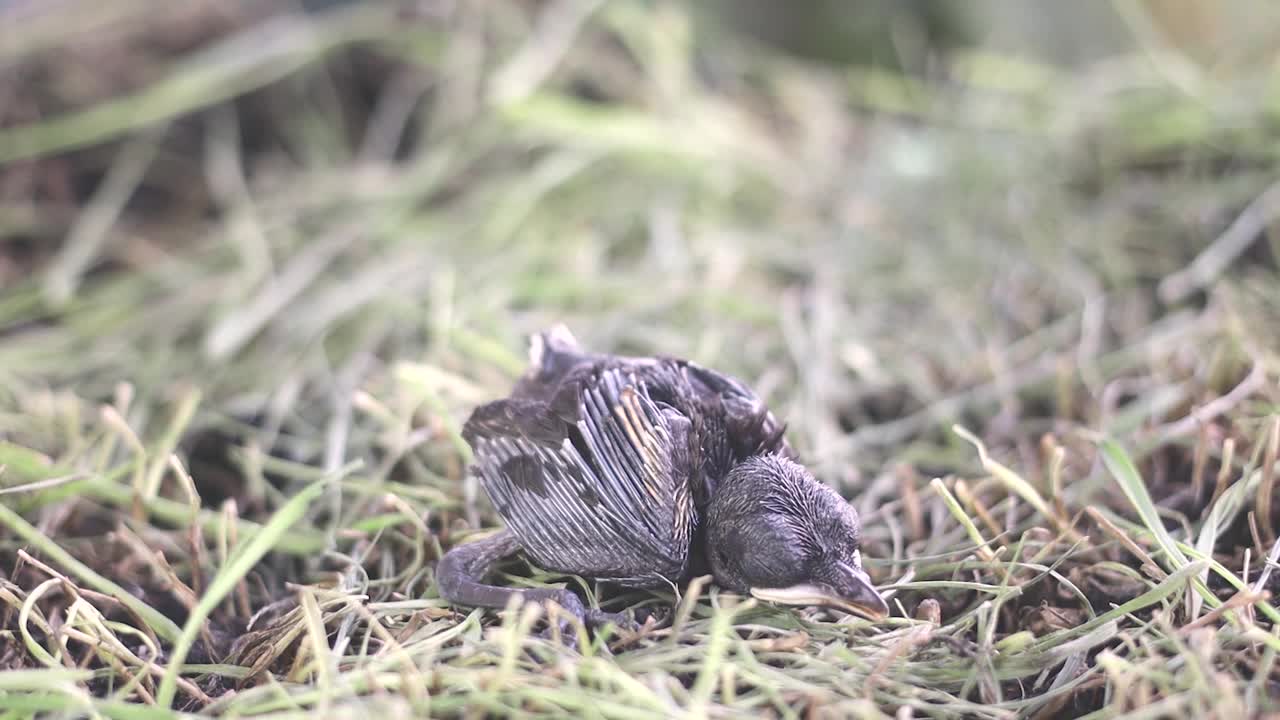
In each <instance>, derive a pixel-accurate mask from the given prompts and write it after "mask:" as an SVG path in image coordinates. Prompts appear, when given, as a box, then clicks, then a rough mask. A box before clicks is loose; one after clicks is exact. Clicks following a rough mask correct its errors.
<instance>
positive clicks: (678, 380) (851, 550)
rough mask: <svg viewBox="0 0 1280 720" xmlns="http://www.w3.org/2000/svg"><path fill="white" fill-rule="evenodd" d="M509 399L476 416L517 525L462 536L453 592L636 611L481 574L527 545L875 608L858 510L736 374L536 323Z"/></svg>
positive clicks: (603, 562) (777, 598) (642, 575)
mask: <svg viewBox="0 0 1280 720" xmlns="http://www.w3.org/2000/svg"><path fill="white" fill-rule="evenodd" d="M530 360H531V363H530V369H529V372H528V373H527V374H526V375H525V376H524V377H523V378H521V380H520V381H519V382H518V383H517V384H516V387H515V388H514V390H513V391H512V393H511V395H510V397H508V398H505V399H503V400H498V401H496V402H492V403H489V404H487V405H484V406H481V407H479V408H477V409H476V410H475V412H474V413H472V415H471V417H470V419H469V420H468V421H467V423H466V425H465V426H464V428H463V437H464V438H465V439H466V440H467V442H468V443H469V444H470V445H471V447H472V449H473V451H474V455H475V464H474V466H473V472H475V474H476V475H477V477H478V478H479V480H480V482H481V484H482V486H483V487H484V489H485V491H486V493H487V494H488V496H489V498H490V500H491V501H492V502H493V505H494V507H495V509H496V510H497V511H498V514H499V515H500V516H501V517H502V519H503V520H504V522H505V523H506V526H507V528H506V529H505V530H504V531H502V532H499V533H498V534H496V535H494V536H492V537H490V538H488V539H486V540H482V541H479V542H474V543H468V544H465V545H461V546H458V547H455V548H454V549H452V550H451V551H449V553H447V554H446V555H445V557H444V558H442V559H441V561H440V564H439V566H438V567H437V571H436V578H437V583H438V586H439V589H440V593H441V596H442V597H444V598H445V599H446V600H448V601H450V602H452V603H454V604H457V605H467V606H482V607H505V606H506V605H507V602H508V600H509V599H510V598H511V596H512V595H518V596H520V597H521V599H522V600H524V601H533V602H542V601H546V600H553V601H555V602H556V603H557V604H559V605H560V606H561V607H562V608H564V609H566V610H568V611H569V612H570V613H572V614H574V615H576V616H578V617H579V618H580V619H582V620H583V621H584V622H585V623H586V624H587V625H600V624H603V623H607V622H619V623H620V622H623V621H622V619H621V618H620V617H619V616H617V615H614V614H611V613H603V612H600V611H598V610H594V609H588V608H585V607H584V606H583V605H582V602H581V601H580V600H579V599H578V598H577V596H576V595H574V594H573V593H572V592H570V591H568V590H564V589H526V590H521V589H514V588H504V587H499V586H494V585H487V584H485V583H484V578H485V576H486V575H487V574H488V573H489V571H490V570H491V568H492V566H493V565H494V564H495V563H496V562H497V561H498V560H500V559H502V558H503V557H506V556H509V555H512V554H514V553H516V552H520V551H523V552H524V554H525V555H526V556H527V557H528V558H529V559H530V560H531V561H532V562H533V563H534V564H535V565H537V566H539V567H542V568H544V569H547V570H552V571H558V572H563V573H568V574H576V575H580V576H583V577H587V578H592V579H595V580H601V581H606V582H611V583H615V584H618V585H621V586H623V587H633V588H658V587H669V586H671V585H672V584H677V583H681V582H684V581H687V580H688V579H689V578H691V577H693V576H695V575H699V574H705V573H706V572H708V571H709V572H710V573H711V574H712V575H713V577H714V579H715V581H716V583H717V584H719V585H720V586H722V587H724V588H726V589H729V590H733V591H736V592H742V593H749V594H751V595H753V596H755V597H757V598H760V599H763V600H766V601H771V602H777V603H782V604H789V605H818V606H827V607H834V608H840V609H843V610H847V611H851V612H856V613H859V614H862V615H865V616H868V617H871V618H880V617H883V616H885V615H886V614H887V613H888V610H889V608H888V606H887V605H886V603H885V602H884V599H883V598H882V597H881V596H880V594H879V592H877V591H876V589H875V586H874V585H873V584H872V582H871V579H870V578H869V577H868V575H867V573H866V572H865V571H864V570H863V568H862V558H861V553H860V544H861V530H860V527H859V523H858V516H857V513H856V512H855V511H854V509H853V508H852V507H851V506H850V505H849V504H848V503H847V502H845V501H844V499H843V498H841V497H840V496H839V495H838V494H836V492H835V491H833V490H832V489H831V488H829V487H827V486H826V485H824V484H822V483H821V482H819V481H818V480H816V479H815V478H814V477H813V476H812V475H811V474H810V473H809V472H808V471H807V470H806V469H805V468H804V467H803V466H802V465H800V464H799V463H798V462H797V460H796V455H795V453H794V451H793V450H792V449H791V447H790V445H789V444H788V443H787V442H786V440H785V438H784V431H785V426H784V425H783V424H781V423H779V422H778V421H777V419H776V418H775V417H774V416H773V414H772V413H771V412H769V410H768V408H766V407H765V406H764V404H763V403H762V402H761V401H760V399H759V398H758V397H757V396H756V395H755V394H754V393H752V392H751V391H750V390H748V389H747V388H746V386H745V385H743V384H742V383H741V382H739V381H738V380H736V379H734V378H732V377H729V376H727V375H724V374H722V373H719V372H716V371H714V370H710V369H708V368H704V367H701V366H699V365H697V364H695V363H692V362H689V361H687V360H680V359H676V358H635V357H623V356H616V355H605V354H596V353H589V352H586V351H584V350H582V348H581V347H580V346H579V345H578V343H577V341H576V340H575V339H574V338H573V336H572V335H571V334H570V333H569V331H568V330H567V329H566V328H564V327H563V326H558V327H556V328H553V329H552V330H550V331H548V332H545V333H541V334H539V335H536V336H535V337H534V338H533V341H532V346H531V350H530Z"/></svg>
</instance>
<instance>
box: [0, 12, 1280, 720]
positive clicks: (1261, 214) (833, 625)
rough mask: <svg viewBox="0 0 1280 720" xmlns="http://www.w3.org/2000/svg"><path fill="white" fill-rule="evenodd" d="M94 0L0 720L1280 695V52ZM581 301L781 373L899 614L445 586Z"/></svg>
mask: <svg viewBox="0 0 1280 720" xmlns="http://www.w3.org/2000/svg"><path fill="white" fill-rule="evenodd" d="M62 4H63V6H65V7H64V11H63V12H58V13H36V12H35V11H34V10H33V9H32V8H33V6H32V5H30V4H24V3H21V2H20V3H17V4H16V5H15V6H14V7H13V8H9V9H6V10H3V11H0V12H12V13H18V14H19V15H20V20H21V22H22V26H21V27H22V28H23V30H22V32H21V33H8V34H7V35H6V37H7V42H6V45H5V46H4V47H3V48H2V49H0V97H4V98H5V101H4V102H0V716H2V717H22V716H25V715H28V714H34V713H35V712H37V711H51V712H54V713H61V714H63V715H66V716H78V715H89V716H101V717H123V718H135V717H136V718H149V717H166V716H168V714H169V710H168V709H169V708H172V709H173V711H175V712H189V713H204V714H209V715H217V716H226V717H233V716H234V717H248V716H253V717H266V716H273V717H274V716H286V715H306V714H309V713H313V712H323V713H325V714H326V715H334V716H338V715H344V716H355V715H358V716H366V717H367V716H371V715H373V714H375V713H377V714H380V715H381V716H385V717H411V716H421V715H428V714H429V715H432V716H467V717H483V716H490V715H494V716H506V715H519V716H534V715H547V716H564V715H575V716H578V715H581V716H589V717H608V718H614V717H616V718H648V717H675V716H685V715H687V716H692V717H736V716H756V715H765V716H778V717H799V716H803V717H811V716H813V717H828V716H829V717H848V716H855V717H881V716H886V715H888V716H892V715H894V714H895V713H896V715H897V717H957V716H969V717H980V718H1011V717H1037V718H1048V717H1071V716H1089V717H1113V716H1117V715H1120V714H1123V713H1135V714H1136V715H1138V716H1144V717H1157V716H1161V715H1175V716H1191V717H1208V716H1211V715H1216V716H1218V717H1224V718H1227V717H1230V718H1235V717H1246V716H1250V715H1262V714H1265V713H1268V712H1275V711H1277V709H1280V708H1278V706H1280V685H1278V684H1277V679H1276V673H1277V669H1276V663H1275V660H1276V655H1277V651H1280V639H1278V637H1280V636H1278V635H1277V633H1276V628H1277V626H1278V625H1277V620H1280V613H1278V612H1277V609H1276V608H1275V607H1274V606H1273V605H1271V604H1270V589H1271V588H1272V587H1274V586H1275V585H1276V584H1277V583H1276V581H1275V580H1273V579H1272V577H1271V574H1272V568H1273V567H1274V564H1275V562H1276V561H1277V559H1280V558H1278V555H1280V544H1277V543H1276V526H1277V523H1278V522H1280V518H1277V517H1276V516H1277V512H1276V502H1275V500H1274V499H1273V488H1274V484H1275V478H1276V474H1275V469H1276V464H1277V449H1278V446H1280V415H1278V414H1277V403H1278V402H1280V389H1278V388H1277V385H1276V378H1277V376H1278V375H1280V340H1278V339H1277V336H1276V333H1275V328H1277V327H1280V282H1277V280H1280V277H1278V270H1277V263H1278V260H1280V240H1277V236H1276V234H1275V232H1274V230H1273V227H1274V226H1275V224H1276V221H1277V218H1280V189H1277V188H1278V187H1280V186H1277V185H1276V184H1275V183H1276V178H1277V162H1278V161H1280V156H1277V154H1276V150H1275V148H1276V147H1277V144H1276V140H1277V139H1280V132H1278V130H1277V128H1280V110H1278V109H1280V85H1277V83H1276V81H1275V79H1274V72H1273V70H1274V67H1275V62H1276V57H1275V54H1274V49H1273V48H1274V45H1269V46H1267V47H1269V48H1272V49H1271V50H1269V51H1268V52H1269V53H1270V55H1267V54H1265V53H1264V54H1262V55H1258V56H1245V57H1243V58H1242V57H1240V56H1241V55H1243V54H1244V51H1243V50H1240V52H1239V53H1238V54H1237V56H1235V57H1234V62H1233V63H1226V62H1223V63H1221V64H1217V65H1215V64H1211V63H1205V62H1196V61H1194V60H1193V59H1191V57H1190V56H1187V55H1183V54H1180V53H1179V52H1177V51H1176V48H1170V47H1166V46H1164V45H1161V44H1160V39H1159V38H1158V37H1155V36H1154V35H1153V34H1152V32H1151V28H1150V27H1146V26H1141V25H1140V23H1139V21H1140V20H1141V18H1140V17H1139V16H1138V15H1135V14H1134V13H1136V12H1137V11H1136V10H1134V9H1133V8H1134V6H1133V5H1132V4H1130V5H1127V7H1129V8H1130V9H1129V11H1128V12H1129V15H1127V17H1128V18H1129V20H1130V21H1131V22H1133V23H1138V24H1139V26H1140V27H1139V29H1140V30H1142V32H1137V31H1135V33H1136V34H1137V35H1138V36H1139V37H1140V38H1141V39H1142V43H1141V44H1140V45H1139V47H1138V48H1137V50H1135V52H1134V53H1133V54H1132V55H1131V56H1129V55H1126V56H1124V57H1123V58H1120V59H1117V60H1114V61H1109V62H1106V63H1096V64H1083V65H1080V66H1078V67H1075V68H1072V69H1065V68H1054V67H1051V66H1049V65H1042V64H1037V63H1035V62H1032V61H1029V60H1017V59H1015V58H1013V57H1011V56H1007V55H993V54H990V53H983V52H980V51H954V52H949V53H948V54H946V55H945V56H944V57H940V58H938V59H936V60H935V61H934V62H933V63H932V64H931V65H930V66H929V68H927V69H926V70H924V71H917V72H913V73H910V74H904V73H900V72H899V71H895V70H890V69H886V68H885V67H877V68H869V67H868V66H864V65H852V66H834V65H819V64H817V63H816V61H812V60H801V59H798V58H795V57H789V56H784V55H782V54H780V53H778V52H776V51H774V50H771V49H768V48H766V47H764V46H762V45H759V44H756V42H755V41H753V40H751V39H749V38H745V37H739V36H735V35H732V34H730V33H728V32H725V31H723V30H721V29H719V28H717V27H716V26H715V24H714V23H713V22H711V21H709V20H708V19H707V18H705V17H702V16H691V15H690V14H689V13H688V12H687V11H686V10H685V9H683V6H682V5H679V4H675V3H661V2H659V3H641V2H625V1H623V2H611V3H605V4H600V3H575V2H551V3H534V2H503V3H474V4H472V3H457V4H453V3H432V2H424V3H416V4H405V5H401V6H397V5H392V4H369V5H344V4H342V3H330V5H334V7H332V8H327V9H322V8H321V7H320V6H322V5H325V4H324V3H313V4H312V5H314V6H315V7H313V8H312V12H311V13H310V14H305V13H302V12H300V11H297V9H296V8H294V9H293V10H291V11H287V12H286V11H285V10H283V9H282V8H283V5H282V4H281V5H273V4H259V5H252V4H246V5H243V6H242V5H231V4H226V5H224V4H219V3H192V4H179V5H175V6H174V7H173V8H170V7H169V6H167V5H166V6H163V7H161V6H157V5H155V4H154V3H146V2H137V1H123V2H118V3H88V2H80V1H79V0H65V1H64V2H63V3H62ZM291 7H292V6H291ZM24 8H25V9H24ZM22 13H28V15H21V14H22ZM12 27H16V25H14V26H12ZM556 322H564V323H566V324H567V325H569V326H570V327H571V328H572V329H573V331H574V333H575V334H577V335H578V336H579V338H580V339H581V340H582V341H583V342H584V344H587V345H589V346H591V347H593V348H596V349H600V350H610V351H615V352H626V353H640V354H648V353H665V354H672V355H679V356H685V357H689V358H692V359H694V360H697V361H699V362H701V363H703V364H706V365H709V366H713V367H716V368H719V369H722V370H724V371H727V372H732V373H734V374H736V375H738V376H740V377H742V378H744V379H745V380H746V381H747V382H748V383H749V384H750V385H752V386H753V387H754V388H756V389H757V390H758V392H759V393H760V394H761V395H762V396H764V397H766V398H767V399H768V401H769V403H770V405H771V406H772V408H773V409H774V411H775V413H776V414H778V415H779V416H781V417H783V418H785V419H786V420H787V421H788V423H789V431H788V433H789V434H788V437H789V438H790V440H791V441H792V443H793V444H794V445H795V446H796V447H797V449H798V450H799V451H800V453H801V454H802V455H803V457H804V458H805V460H806V462H807V463H808V465H809V466H810V467H811V468H812V469H813V471H814V472H815V474H816V475H818V476H819V477H820V478H821V479H823V480H824V481H825V482H828V483H831V484H832V485H833V486H834V487H836V488H837V489H838V490H839V491H840V492H841V493H842V494H843V495H845V496H846V497H848V498H850V501H851V502H853V503H854V504H855V505H856V506H857V508H858V510H859V512H860V513H861V516H862V518H863V524H864V527H865V528H866V531H865V537H866V540H865V549H864V556H865V558H866V562H867V565H868V569H869V571H870V572H871V573H872V575H873V577H874V578H875V579H876V580H877V581H878V582H879V583H880V584H881V586H882V588H883V589H885V590H886V592H887V593H890V594H892V600H891V604H892V605H893V607H894V613H893V617H892V618H891V619H890V620H888V621H886V622H883V623H871V622H869V621H866V620H862V619H858V618H855V617H849V616H846V615H844V614H843V613H833V612H828V611H820V610H808V609H800V610H796V609H784V608H777V607H772V606H768V605H763V604H760V603H757V602H755V601H752V600H747V599H744V598H741V597H736V596H733V595H732V594H730V593H724V592H721V591H719V590H718V589H717V588H715V587H714V585H711V584H706V583H703V582H700V581H695V582H694V583H692V584H691V585H690V586H689V587H686V588H679V589H678V590H679V592H678V593H677V592H676V589H673V590H672V591H670V592H664V593H657V594H649V593H624V594H619V593H618V592H616V591H610V590H609V589H608V588H598V587H595V586H594V585H593V584H591V583H588V582H585V581H583V580H581V579H579V578H566V577H560V576H552V575H548V574H546V573H543V572H541V571H539V570H538V569H536V568H532V567H529V566H528V565H527V563H524V562H521V561H519V560H516V561H514V562H512V563H511V564H509V565H508V566H506V567H505V568H504V574H505V577H504V578H503V582H506V583H510V584H513V585H542V584H566V585H568V586H569V587H572V588H575V589H578V590H579V591H580V592H581V593H582V594H583V595H584V597H586V598H587V599H588V600H589V601H590V602H593V603H595V602H598V603H600V604H602V605H603V606H604V607H606V608H608V609H613V610H619V609H633V608H642V607H649V608H655V609H659V610H662V609H663V608H674V611H673V612H669V613H663V614H665V615H667V616H668V617H667V621H666V622H664V623H662V624H660V625H656V626H655V625H649V626H647V627H646V628H645V629H644V630H642V631H641V632H639V633H608V632H606V633H602V634H599V635H596V636H594V637H587V636H585V635H583V636H582V637H580V638H578V640H577V642H576V643H567V642H565V639H564V638H562V637H558V636H556V635H554V634H552V635H548V634H546V633H541V632H540V629H541V628H542V627H543V624H542V622H541V619H540V617H539V615H540V613H541V612H542V609H541V608H533V607H531V608H525V609H523V610H522V611H517V612H507V613H502V612H492V611H471V610H467V609H455V608H450V607H449V606H448V605H447V604H446V603H444V602H442V601H441V600H440V599H439V597H438V594H437V591H436V587H435V584H434V580H433V569H434V566H435V563H436V560H437V559H438V558H439V556H440V555H441V553H442V552H443V550H445V549H447V548H448V547H450V546H452V545H453V544H455V543H458V542H463V541H466V540H467V539H469V538H474V537H479V536H480V535H481V534H483V533H485V532H489V531H491V530H492V529H493V528H495V527H496V526H497V524H498V522H497V518H496V517H495V515H494V513H493V511H492V509H491V508H490V507H489V505H488V504H487V501H486V499H485V498H484V497H483V493H482V492H481V491H480V490H479V489H478V487H477V486H476V484H475V482H474V481H473V480H470V479H468V478H467V476H466V467H467V463H468V459H469V450H468V448H467V447H466V445H465V443H464V442H462V440H461V437H460V435H459V428H460V425H461V423H462V421H463V420H465V418H466V416H467V414H468V412H469V411H470V410H471V408H473V407H475V406H476V405H477V404H479V403H482V402H485V401H488V400H491V399H494V398H497V397H500V396H501V395H502V394H503V393H504V392H506V390H508V389H509V387H510V385H511V383H512V381H513V379H514V378H515V377H516V376H517V375H518V374H519V373H520V372H521V371H522V370H523V366H524V338H525V336H526V335H527V334H528V333H530V332H533V331H536V330H538V329H541V328H544V327H546V326H549V325H551V324H553V323H556Z"/></svg>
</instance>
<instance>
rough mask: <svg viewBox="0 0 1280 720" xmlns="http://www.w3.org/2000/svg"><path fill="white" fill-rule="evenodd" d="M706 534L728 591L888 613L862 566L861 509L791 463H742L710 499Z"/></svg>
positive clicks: (765, 458)
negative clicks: (855, 507) (860, 547)
mask: <svg viewBox="0 0 1280 720" xmlns="http://www.w3.org/2000/svg"><path fill="white" fill-rule="evenodd" d="M707 534H708V535H707V555H708V559H709V560H710V563H711V568H712V572H713V573H714V574H715V578H716V582H717V583H718V584H720V585H721V586H722V587H725V588H728V589H731V590H735V591H738V592H743V593H750V594H751V595H753V596H755V597H757V598H760V599H762V600H769V601H772V602H777V603H783V604H787V605H822V606H827V607H836V608H840V609H843V610H847V611H852V612H857V613H859V614H862V615H865V616H869V617H872V618H882V617H884V616H885V615H887V614H888V612H889V606H888V605H887V604H886V603H885V601H884V598H882V597H881V596H880V593H879V592H877V591H876V589H875V586H874V585H873V584H872V583H871V578H869V577H868V576H867V573H866V572H865V571H864V570H863V569H862V554H861V552H860V551H859V546H860V543H861V530H860V528H859V526H858V514H857V512H856V511H855V510H854V509H853V508H852V507H851V506H850V505H849V504H848V503H847V502H845V500H844V499H843V498H841V497H840V496H839V495H838V494H836V492H835V491H834V490H832V489H831V488H829V487H827V486H826V485H824V484H822V483H820V482H818V481H817V480H816V479H814V477H813V476H812V475H810V474H809V472H808V471H807V470H805V469H804V468H803V467H802V466H800V465H798V464H796V463H795V462H792V461H791V460H788V459H786V458H783V457H781V456H777V455H762V456H756V457H751V458H748V459H746V460H744V461H743V462H741V463H739V464H738V465H737V466H735V467H734V468H733V469H732V470H731V471H730V472H729V474H728V475H727V476H726V477H725V478H724V479H723V480H722V481H721V482H720V483H719V485H718V486H717V487H716V490H715V494H714V496H713V497H712V499H711V504H710V507H709V508H708V516H707Z"/></svg>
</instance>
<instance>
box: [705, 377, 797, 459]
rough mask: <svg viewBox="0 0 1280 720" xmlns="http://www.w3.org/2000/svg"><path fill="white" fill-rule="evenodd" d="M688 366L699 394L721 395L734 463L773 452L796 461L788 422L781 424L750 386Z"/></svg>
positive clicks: (734, 379) (726, 431) (726, 435)
mask: <svg viewBox="0 0 1280 720" xmlns="http://www.w3.org/2000/svg"><path fill="white" fill-rule="evenodd" d="M685 367H686V372H687V374H688V377H689V382H690V384H691V385H693V386H694V388H695V392H698V393H699V394H704V395H707V394H713V395H718V396H719V398H720V404H721V406H722V407H723V408H724V424H725V432H724V436H725V438H726V439H727V441H728V442H729V443H730V445H731V448H730V449H731V452H732V455H733V458H732V459H733V461H737V460H741V459H742V458H744V457H748V456H751V455H762V454H769V453H776V454H779V455H782V456H784V457H788V458H791V459H793V460H794V459H796V454H795V451H794V450H792V448H791V446H790V445H789V444H788V443H787V440H786V437H785V434H786V430H787V425H786V423H784V422H780V421H779V420H778V419H777V418H776V417H775V416H774V414H773V413H772V412H770V411H769V408H768V406H767V405H765V403H764V401H763V400H761V399H760V397H759V396H758V395H756V394H755V393H754V392H752V391H751V390H750V389H749V388H748V387H747V386H746V385H744V384H743V383H742V382H741V381H739V380H738V379H736V378H734V377H731V376H729V375H725V374H724V373H721V372H717V371H715V370H712V369H710V368H706V367H702V366H701V365H698V364H696V363H692V362H686V363H685Z"/></svg>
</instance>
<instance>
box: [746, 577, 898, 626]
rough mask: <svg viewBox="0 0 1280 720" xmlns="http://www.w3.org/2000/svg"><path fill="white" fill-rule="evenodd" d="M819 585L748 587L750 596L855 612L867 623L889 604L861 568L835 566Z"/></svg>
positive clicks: (886, 612)
mask: <svg viewBox="0 0 1280 720" xmlns="http://www.w3.org/2000/svg"><path fill="white" fill-rule="evenodd" d="M823 575H824V577H823V578H822V581H821V582H813V583H801V584H799V585H792V586H790V587H784V588H751V595H752V596H753V597H757V598H760V599H761V600H768V601H769V602H776V603H781V604H784V605H822V606H825V607H834V608H839V609H841V610H845V611H848V612H852V613H857V614H858V615H862V616H863V617H867V618H870V619H871V620H883V619H884V618H885V617H887V616H888V615H889V605H888V603H886V602H885V601H884V598H882V597H880V593H879V592H877V591H876V587H875V585H873V584H872V583H871V578H870V577H868V576H867V573H866V572H865V571H863V569H862V568H859V567H854V566H852V565H848V564H845V563H839V564H838V565H836V566H835V567H834V568H831V569H830V570H829V571H828V572H826V573H823Z"/></svg>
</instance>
